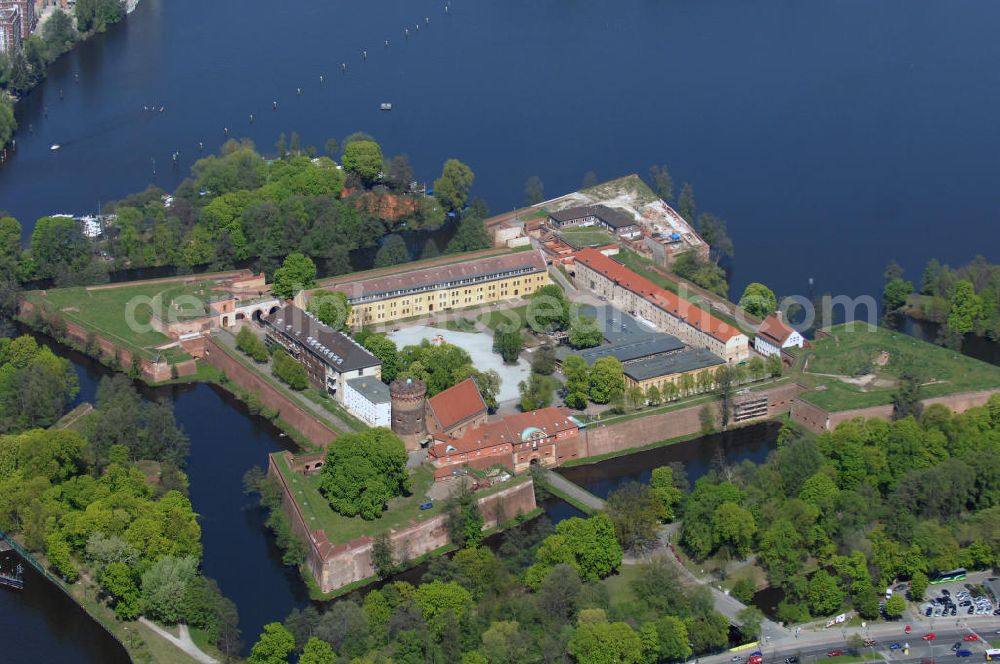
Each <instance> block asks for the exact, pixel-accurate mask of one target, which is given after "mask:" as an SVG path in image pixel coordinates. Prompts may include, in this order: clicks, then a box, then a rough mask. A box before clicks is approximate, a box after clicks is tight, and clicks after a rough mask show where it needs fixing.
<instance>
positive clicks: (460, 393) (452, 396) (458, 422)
mask: <svg viewBox="0 0 1000 664" xmlns="http://www.w3.org/2000/svg"><path fill="white" fill-rule="evenodd" d="M486 415H487V410H486V402H485V401H483V397H482V395H481V394H479V388H478V387H476V382H475V381H474V380H472V379H471V378H466V379H465V380H463V381H462V382H460V383H458V384H457V385H454V386H452V387H449V388H448V389H447V390H444V391H442V392H438V393H437V394H435V395H434V396H432V397H431V398H430V399H428V400H427V416H426V418H425V420H426V421H427V432H428V433H430V434H431V435H435V434H444V435H448V436H454V437H458V436H461V435H462V434H464V433H465V432H466V431H468V430H469V429H472V428H475V427H479V426H482V425H484V424H486Z"/></svg>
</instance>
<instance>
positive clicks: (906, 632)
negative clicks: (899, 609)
mask: <svg viewBox="0 0 1000 664" xmlns="http://www.w3.org/2000/svg"><path fill="white" fill-rule="evenodd" d="M912 631H913V628H912V627H910V626H909V625H907V626H906V627H904V628H903V634H909V633H910V632H912Z"/></svg>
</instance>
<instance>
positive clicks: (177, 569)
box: [142, 556, 198, 625]
mask: <svg viewBox="0 0 1000 664" xmlns="http://www.w3.org/2000/svg"><path fill="white" fill-rule="evenodd" d="M197 573H198V561H197V559H196V558H194V557H193V556H188V557H185V558H175V557H173V556H165V557H163V558H160V559H159V560H157V561H156V562H155V563H153V565H152V567H150V568H149V569H148V570H146V571H145V572H143V574H142V606H143V613H145V614H146V615H147V616H148V617H150V618H152V619H153V620H157V621H159V622H163V623H166V624H168V625H175V624H177V623H178V622H179V621H181V620H183V619H184V591H185V589H186V588H187V585H188V583H190V582H191V580H192V579H194V577H195V575H196V574H197Z"/></svg>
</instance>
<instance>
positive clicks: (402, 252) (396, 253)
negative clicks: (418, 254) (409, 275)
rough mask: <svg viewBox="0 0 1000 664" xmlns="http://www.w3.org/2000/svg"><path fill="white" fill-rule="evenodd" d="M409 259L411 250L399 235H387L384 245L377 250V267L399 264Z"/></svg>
mask: <svg viewBox="0 0 1000 664" xmlns="http://www.w3.org/2000/svg"><path fill="white" fill-rule="evenodd" d="M409 260H410V251H409V249H407V248H406V241H405V240H404V239H403V238H402V237H401V236H399V235H388V236H386V238H385V239H384V240H383V241H382V246H381V247H379V249H378V251H377V252H375V267H389V266H390V265H399V264H400V263H407V262H409Z"/></svg>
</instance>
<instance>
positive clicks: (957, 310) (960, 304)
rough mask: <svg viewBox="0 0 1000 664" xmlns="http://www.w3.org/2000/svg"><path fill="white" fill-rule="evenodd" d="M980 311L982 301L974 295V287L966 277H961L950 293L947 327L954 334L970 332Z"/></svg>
mask: <svg viewBox="0 0 1000 664" xmlns="http://www.w3.org/2000/svg"><path fill="white" fill-rule="evenodd" d="M981 311H982V302H981V301H980V299H979V296H978V295H976V290H975V287H974V286H973V285H972V282H971V281H969V280H968V279H962V280H961V281H959V282H958V283H956V284H955V289H954V291H953V292H952V295H951V311H950V312H949V313H948V329H949V330H950V331H952V332H954V333H956V334H966V333H968V332H971V331H972V328H973V327H974V326H975V324H976V320H977V319H978V317H979V314H980V312H981Z"/></svg>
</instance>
